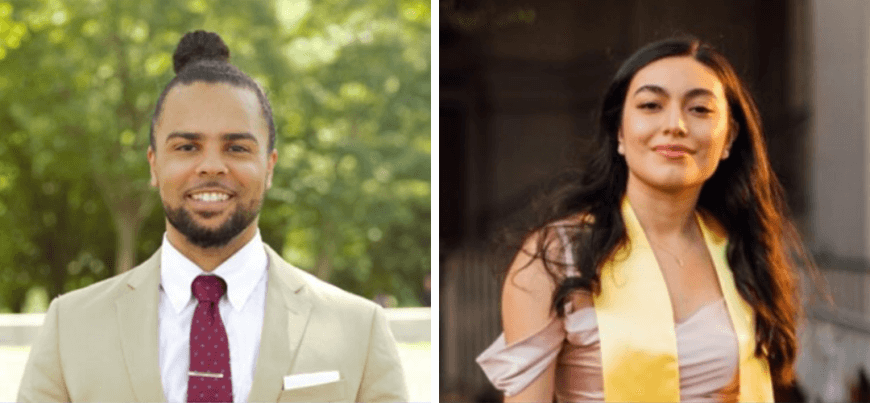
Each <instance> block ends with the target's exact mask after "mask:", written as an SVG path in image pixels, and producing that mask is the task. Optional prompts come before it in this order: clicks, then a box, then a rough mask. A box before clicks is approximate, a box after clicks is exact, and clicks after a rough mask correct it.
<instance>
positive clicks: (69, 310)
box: [18, 246, 408, 402]
mask: <svg viewBox="0 0 870 403" xmlns="http://www.w3.org/2000/svg"><path fill="white" fill-rule="evenodd" d="M266 251H267V255H268V257H269V268H268V282H267V289H266V309H265V316H264V320H263V332H262V338H261V341H260V351H259V355H258V358H257V363H256V369H255V371H254V379H253V384H252V385H251V393H250V395H249V396H248V401H251V402H275V401H282V402H292V401H299V402H325V401H330V402H334V401H341V402H344V401H347V402H350V401H364V402H381V401H384V402H386V401H408V397H407V389H406V387H405V381H404V377H403V371H402V366H401V363H400V362H399V356H398V352H397V350H396V344H395V340H394V339H393V336H392V334H391V333H390V331H389V328H388V326H387V322H386V319H385V317H384V314H383V310H382V309H381V308H380V307H379V306H377V305H376V304H374V303H373V302H371V301H368V300H366V299H363V298H361V297H358V296H356V295H353V294H350V293H348V292H346V291H343V290H340V289H338V288H337V287H334V286H332V285H330V284H327V283H325V282H323V281H321V280H318V279H317V278H315V277H314V276H312V275H310V274H308V273H305V272H304V271H302V270H299V269H297V268H295V267H293V266H291V265H290V264H288V263H286V262H285V261H284V260H283V259H281V257H280V256H279V255H278V254H277V253H275V251H274V250H272V249H271V248H270V247H268V246H266ZM159 284H160V251H159V250H158V251H157V252H156V253H155V254H154V255H153V256H151V258H149V259H148V260H147V261H146V262H144V263H142V264H141V265H139V266H137V267H136V268H134V269H133V270H130V271H128V272H126V273H123V274H120V275H118V276H115V277H112V278H110V279H107V280H105V281H101V282H99V283H97V284H94V285H91V286H89V287H86V288H83V289H80V290H76V291H73V292H70V293H68V294H65V295H63V296H60V297H58V298H57V299H55V300H54V301H52V303H51V305H50V306H49V308H48V313H46V316H45V324H44V325H43V326H42V329H41V330H40V332H39V335H38V336H37V338H36V341H35V342H34V344H33V347H32V349H31V351H30V357H29V359H28V361H27V365H26V366H25V369H24V377H23V379H22V381H21V387H20V389H19V392H18V401H20V402H47V401H65V402H69V401H73V402H76V401H80V402H98V401H99V402H133V401H139V402H157V401H164V400H165V397H164V394H163V387H162V383H161V380H160V367H159V364H158V340H157V339H158V336H157V334H158V330H157V303H158V300H159ZM333 370H337V371H338V372H339V374H340V380H339V381H338V382H333V383H327V384H323V385H319V386H310V387H305V388H299V389H293V390H283V385H284V384H283V379H284V377H285V376H287V375H293V374H302V373H312V372H320V371H333Z"/></svg>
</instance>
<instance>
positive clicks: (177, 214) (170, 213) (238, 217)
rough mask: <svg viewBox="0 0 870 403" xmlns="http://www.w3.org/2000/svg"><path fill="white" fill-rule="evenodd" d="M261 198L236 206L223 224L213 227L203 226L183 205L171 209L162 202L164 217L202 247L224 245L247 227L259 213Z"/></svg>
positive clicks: (207, 216) (203, 214)
mask: <svg viewBox="0 0 870 403" xmlns="http://www.w3.org/2000/svg"><path fill="white" fill-rule="evenodd" d="M261 207H262V199H257V200H253V201H252V202H251V204H250V205H248V206H247V208H245V207H241V206H240V207H237V208H236V209H235V211H233V212H232V215H231V216H230V218H229V219H227V220H226V221H225V222H224V223H223V224H221V225H220V226H219V227H217V228H215V229H211V228H206V227H203V226H201V225H199V224H197V222H196V221H195V220H194V219H193V214H195V213H191V212H190V211H189V210H187V209H185V208H184V207H179V208H177V209H173V208H172V207H169V206H168V205H167V204H166V203H163V211H164V212H165V213H166V219H167V220H168V221H169V223H170V224H172V226H173V227H175V229H176V230H178V232H180V233H181V234H183V235H184V236H185V237H186V238H187V240H188V241H189V242H190V243H192V244H194V245H196V246H198V247H200V248H203V249H208V248H220V247H222V246H226V244H228V243H229V242H230V241H231V240H233V238H235V237H236V236H238V235H239V234H240V233H242V231H244V230H245V228H248V226H249V225H251V223H252V222H254V220H255V219H256V218H257V215H259V214H260V208H261ZM216 214H218V213H211V212H209V213H200V214H199V215H200V216H202V217H203V218H210V217H214V216H215V215H216Z"/></svg>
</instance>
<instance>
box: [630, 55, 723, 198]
mask: <svg viewBox="0 0 870 403" xmlns="http://www.w3.org/2000/svg"><path fill="white" fill-rule="evenodd" d="M729 121H730V112H729V110H728V101H727V99H726V98H725V90H724V87H723V85H722V82H721V81H719V78H718V77H717V76H716V73H714V72H713V70H711V69H709V68H708V67H707V66H705V65H703V64H701V63H700V62H698V61H696V60H695V59H693V58H691V57H689V56H680V57H667V58H664V59H659V60H656V61H654V62H652V63H650V64H648V65H646V66H645V67H643V68H642V69H640V70H639V71H638V72H637V73H636V74H635V75H634V78H632V80H631V84H630V85H629V88H628V93H627V94H626V97H625V104H624V105H623V113H622V122H621V124H620V129H619V147H618V152H619V154H621V155H623V156H625V160H626V163H627V164H628V170H629V183H632V182H636V181H641V182H642V183H643V184H645V185H647V186H650V187H653V188H657V189H660V190H664V191H679V190H684V189H688V188H692V187H698V188H700V186H701V185H703V184H704V181H706V180H707V179H708V178H710V177H711V176H712V175H713V173H714V172H715V171H716V166H717V165H718V164H719V161H720V160H723V159H725V158H727V157H728V153H729V151H730V148H731V144H732V143H733V141H734V137H735V135H736V130H735V131H732V130H731V128H730V127H729V126H730V125H729Z"/></svg>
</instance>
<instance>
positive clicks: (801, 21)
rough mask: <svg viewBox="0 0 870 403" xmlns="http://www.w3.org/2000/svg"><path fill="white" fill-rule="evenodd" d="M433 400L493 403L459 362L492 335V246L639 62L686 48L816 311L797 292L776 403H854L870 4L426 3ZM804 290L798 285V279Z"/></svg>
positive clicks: (579, 159)
mask: <svg viewBox="0 0 870 403" xmlns="http://www.w3.org/2000/svg"><path fill="white" fill-rule="evenodd" d="M438 7H440V26H439V27H438V29H439V30H440V44H439V47H440V63H439V64H440V72H439V75H440V97H441V98H440V112H439V113H440V128H439V130H440V134H439V136H440V155H441V161H440V173H439V174H440V218H441V222H440V223H439V226H440V227H439V228H440V237H441V238H440V242H441V245H442V247H441V250H440V268H439V269H440V282H441V290H440V292H441V297H440V301H441V313H440V317H441V322H440V343H441V344H440V393H441V398H442V400H458V401H474V400H477V401H493V400H499V399H500V394H499V393H498V392H496V391H495V390H493V389H492V387H491V386H489V383H488V381H487V380H486V378H485V377H484V375H483V373H482V371H481V370H480V369H479V367H478V366H477V365H476V364H475V362H474V358H475V357H476V356H477V355H478V354H480V353H481V352H482V351H483V350H484V349H485V348H486V347H487V346H488V345H489V344H490V343H491V342H492V341H494V340H495V338H496V337H497V336H498V334H499V333H500V331H501V323H500V313H499V297H500V296H499V295H500V282H499V278H498V273H499V272H500V271H501V270H502V269H503V268H504V265H505V264H507V263H508V262H509V260H510V258H511V257H512V254H513V253H514V250H513V249H511V246H513V245H512V244H510V243H508V242H507V241H504V240H503V239H504V238H502V237H501V236H500V235H501V234H503V233H505V231H509V230H511V229H514V230H515V229H518V228H520V225H521V224H524V223H527V221H525V219H526V218H527V217H528V216H529V209H528V208H529V206H530V204H531V201H532V200H534V198H535V195H537V194H538V193H539V192H540V191H541V189H543V188H545V187H546V186H547V185H548V184H550V183H551V182H552V181H553V179H555V177H556V176H557V174H558V173H560V172H562V171H564V170H566V169H582V168H583V162H584V161H585V160H586V159H587V157H588V153H589V152H590V150H588V148H587V147H586V144H587V143H586V142H587V141H588V140H587V139H588V136H589V135H590V134H591V132H592V130H593V127H594V124H593V122H594V120H593V116H594V115H593V114H594V111H595V109H596V108H597V107H598V105H599V103H600V100H601V97H602V95H603V92H604V90H605V88H606V86H607V85H608V84H609V82H610V80H611V78H612V76H613V75H614V73H615V72H616V69H617V68H618V66H619V65H620V64H621V63H622V62H623V61H624V60H625V58H627V57H628V56H629V55H630V54H631V53H633V52H634V51H635V50H637V49H638V48H639V47H641V46H643V45H644V44H647V43H649V42H652V41H654V40H657V39H662V38H665V37H668V36H672V35H677V34H693V35H696V36H698V37H700V38H702V39H704V40H706V41H708V42H710V43H712V44H713V45H714V46H715V47H717V48H718V49H719V50H720V51H722V52H723V53H724V54H725V55H726V56H727V57H728V59H729V60H730V61H731V62H732V63H733V64H734V66H735V68H736V70H737V71H738V74H740V76H741V77H742V78H743V79H744V80H745V81H746V83H747V84H748V85H749V87H750V89H751V92H752V93H753V95H754V97H755V99H756V102H757V103H758V105H759V107H760V110H761V115H762V118H763V121H764V127H765V134H766V135H767V141H768V147H769V151H770V158H771V160H772V163H773V165H774V168H775V170H776V172H777V174H778V175H779V178H780V180H781V181H782V183H783V185H784V186H785V188H786V191H787V194H788V201H789V204H790V207H791V210H792V213H793V215H794V218H795V220H796V223H797V225H798V227H799V229H800V231H801V233H802V234H803V236H804V238H805V240H806V243H807V245H808V247H809V249H810V250H811V252H812V253H813V255H814V256H815V258H816V259H817V261H818V264H819V266H820V267H819V272H820V278H819V281H818V283H819V284H827V286H828V287H829V288H830V290H831V293H832V294H833V302H834V303H833V305H831V304H827V303H825V302H824V299H823V298H820V294H819V293H818V292H816V291H814V290H812V287H810V286H807V287H805V288H806V292H805V293H804V294H803V298H804V306H805V309H806V315H805V318H803V320H802V327H801V332H800V337H801V345H802V348H801V356H800V359H799V364H798V375H799V377H798V384H797V387H795V388H791V389H781V390H778V391H777V399H778V400H783V401H821V402H842V401H870V383H868V380H867V377H866V374H865V371H866V368H870V276H868V274H870V197H868V196H870V30H868V26H870V2H868V1H866V0H745V1H731V0H708V1H703V2H697V1H689V0H670V1H666V2H656V1H645V0H623V1H603V0H590V1H573V0H548V1H545V0H541V1H521V0H502V1H492V0H441V1H440V2H439V5H438ZM805 280H807V281H805V282H804V283H805V284H808V285H811V284H810V281H809V279H805Z"/></svg>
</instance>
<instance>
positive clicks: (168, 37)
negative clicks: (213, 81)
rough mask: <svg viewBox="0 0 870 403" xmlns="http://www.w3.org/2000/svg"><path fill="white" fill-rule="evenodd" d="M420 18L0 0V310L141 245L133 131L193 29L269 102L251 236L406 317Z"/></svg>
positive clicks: (153, 233)
mask: <svg viewBox="0 0 870 403" xmlns="http://www.w3.org/2000/svg"><path fill="white" fill-rule="evenodd" d="M240 4H244V6H240ZM429 11H430V10H429V3H428V2H423V1H415V0H402V1H399V2H396V1H386V0H374V1H365V2H358V1H352V0H341V1H337V0H332V1H318V2H313V1H308V0H274V1H257V2H244V3H239V2H232V1H229V0H226V1H216V0H212V1H210V0H187V1H169V0H141V1H137V2H124V1H120V0H69V1H60V0H39V1H33V0H13V1H11V2H2V1H0V125H2V127H4V128H5V129H6V132H5V133H3V136H0V226H2V228H3V231H0V309H2V308H3V307H4V306H5V307H6V309H9V310H12V311H19V310H20V309H21V308H22V305H23V303H24V300H25V296H26V295H27V292H28V290H30V289H31V288H33V287H43V288H45V289H47V290H48V292H49V294H50V295H51V296H55V295H58V294H60V293H62V292H66V291H69V290H72V289H75V288H79V287H82V286H85V285H87V284H90V283H92V282H94V281H98V280H100V279H103V278H106V277H108V276H111V275H112V274H114V273H115V272H117V271H123V270H125V269H127V268H129V267H130V266H132V265H133V264H135V263H136V262H139V261H141V260H142V259H144V258H146V257H148V256H149V255H150V254H151V253H153V251H154V250H155V249H156V248H157V247H158V246H159V244H160V242H161V234H162V232H163V230H164V221H163V214H162V209H161V208H160V202H159V197H158V195H157V193H156V191H155V190H154V189H152V188H150V187H149V186H148V182H147V181H148V165H147V161H146V159H145V151H146V147H147V143H148V138H147V137H148V125H149V121H150V118H151V114H152V113H153V107H154V102H155V101H156V98H157V96H158V95H159V92H160V91H161V90H162V88H163V86H164V85H165V84H166V83H167V82H168V81H169V80H170V79H171V78H172V74H173V73H172V69H171V64H172V63H171V55H172V52H173V50H174V47H175V45H176V44H177V42H178V40H179V39H180V38H181V36H182V35H183V33H184V32H187V31H190V30H194V29H206V30H211V31H215V32H218V33H220V34H221V36H222V37H223V38H224V40H225V41H226V42H227V44H228V45H229V47H230V50H231V52H232V59H231V60H232V61H233V63H234V64H236V65H237V66H239V67H240V68H241V69H242V70H244V71H246V72H247V73H248V74H250V75H251V76H252V77H254V79H256V80H257V81H258V82H260V83H261V85H263V87H264V89H265V90H266V92H267V94H268V96H269V98H270V100H271V101H272V104H273V105H272V106H273V110H274V113H275V120H276V126H277V128H278V144H277V148H278V152H279V161H278V166H277V167H276V172H275V177H274V180H273V188H272V189H271V190H270V191H269V192H268V193H267V200H266V203H265V206H264V209H263V213H262V215H261V220H260V228H261V231H262V234H263V237H264V240H266V242H267V243H269V244H270V245H272V246H274V247H276V249H278V250H281V251H283V254H284V256H285V257H286V258H287V259H288V260H289V261H291V262H292V263H294V264H296V265H297V266H299V267H302V268H304V269H306V270H310V271H312V272H313V273H315V274H316V275H318V276H320V277H322V278H325V279H328V280H329V281H331V282H333V283H335V284H337V285H339V286H340V287H343V288H345V289H348V290H351V291H354V292H357V293H359V294H361V295H364V296H367V297H373V296H375V295H376V294H378V293H387V294H393V295H396V296H397V297H398V298H399V301H400V303H401V304H402V305H415V304H417V298H418V297H417V296H418V295H419V294H420V293H421V291H422V282H423V276H424V275H425V273H428V272H429V270H430V267H429V266H430V265H429V228H430V223H429V221H430V220H429V215H430V208H429V198H430V183H429V176H430V174H429V172H430V167H429V154H430V133H429V132H430V117H429V110H430V108H429V105H430V99H429V97H430V68H431V66H430V64H431V63H430V51H429V49H430V34H429V32H430V22H429V19H430V16H429Z"/></svg>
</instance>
